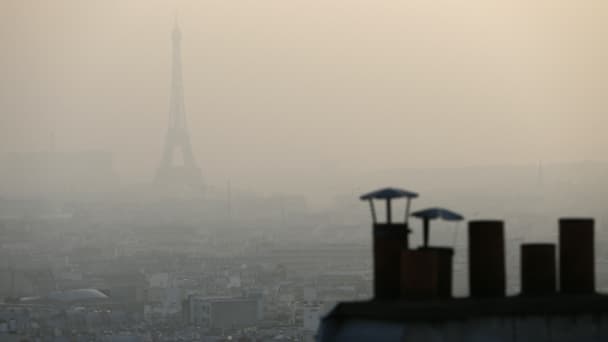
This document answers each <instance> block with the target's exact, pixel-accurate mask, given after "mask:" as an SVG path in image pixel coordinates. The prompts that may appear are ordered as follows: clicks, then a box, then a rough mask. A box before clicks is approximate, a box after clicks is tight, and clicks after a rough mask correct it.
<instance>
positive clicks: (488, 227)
mask: <svg viewBox="0 0 608 342" xmlns="http://www.w3.org/2000/svg"><path fill="white" fill-rule="evenodd" d="M469 286H470V292H471V293H470V296H471V297H503V296H505V241H504V225H503V222H502V221H489V220H488V221H471V222H469Z"/></svg>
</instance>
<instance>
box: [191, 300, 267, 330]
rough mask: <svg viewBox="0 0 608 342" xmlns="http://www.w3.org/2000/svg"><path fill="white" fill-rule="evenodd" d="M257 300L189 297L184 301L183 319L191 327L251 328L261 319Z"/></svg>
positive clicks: (259, 303)
mask: <svg viewBox="0 0 608 342" xmlns="http://www.w3.org/2000/svg"><path fill="white" fill-rule="evenodd" d="M261 305H262V303H261V300H260V299H259V298H247V297H245V298H230V297H201V296H190V297H188V299H186V301H185V305H184V311H185V316H186V317H185V318H186V319H187V320H188V323H190V324H192V325H197V326H201V327H204V328H208V329H213V330H216V329H220V330H221V329H241V328H247V327H253V326H255V325H256V324H257V322H258V321H260V320H261V319H262V317H261Z"/></svg>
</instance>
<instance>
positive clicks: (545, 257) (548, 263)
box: [521, 243, 557, 296]
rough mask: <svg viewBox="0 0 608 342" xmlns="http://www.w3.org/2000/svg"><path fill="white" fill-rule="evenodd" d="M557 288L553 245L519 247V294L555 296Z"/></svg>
mask: <svg viewBox="0 0 608 342" xmlns="http://www.w3.org/2000/svg"><path fill="white" fill-rule="evenodd" d="M556 286H557V279H556V263H555V244H552V243H527V244H523V245H522V246H521V294H522V295H523V296H534V295H551V294H555V292H556Z"/></svg>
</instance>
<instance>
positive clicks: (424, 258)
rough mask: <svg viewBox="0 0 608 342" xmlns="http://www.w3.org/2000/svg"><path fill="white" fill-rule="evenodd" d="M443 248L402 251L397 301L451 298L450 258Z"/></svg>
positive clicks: (448, 252) (450, 253)
mask: <svg viewBox="0 0 608 342" xmlns="http://www.w3.org/2000/svg"><path fill="white" fill-rule="evenodd" d="M453 255H454V250H453V249H452V248H447V247H422V248H419V249H416V250H407V249H404V250H403V251H402V253H401V298H405V299H447V298H451V297H452V256H453Z"/></svg>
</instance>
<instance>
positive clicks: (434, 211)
mask: <svg viewBox="0 0 608 342" xmlns="http://www.w3.org/2000/svg"><path fill="white" fill-rule="evenodd" d="M412 216H414V217H417V218H419V219H428V220H435V219H444V220H446V221H461V220H464V217H463V216H462V215H460V214H458V213H456V212H454V211H451V210H448V209H445V208H438V207H435V208H427V209H422V210H418V211H417V212H415V213H412Z"/></svg>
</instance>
